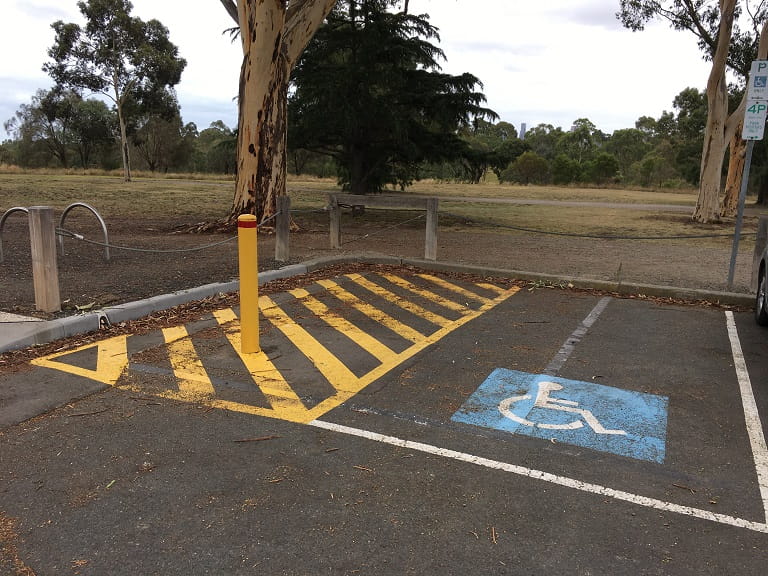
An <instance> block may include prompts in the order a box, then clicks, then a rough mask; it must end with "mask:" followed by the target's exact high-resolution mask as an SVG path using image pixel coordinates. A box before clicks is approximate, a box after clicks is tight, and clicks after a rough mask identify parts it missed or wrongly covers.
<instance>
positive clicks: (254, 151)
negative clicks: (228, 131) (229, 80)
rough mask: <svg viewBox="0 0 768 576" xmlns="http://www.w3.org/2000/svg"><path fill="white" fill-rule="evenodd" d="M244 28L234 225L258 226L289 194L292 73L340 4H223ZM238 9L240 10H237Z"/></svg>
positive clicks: (282, 0) (300, 0) (253, 0)
mask: <svg viewBox="0 0 768 576" xmlns="http://www.w3.org/2000/svg"><path fill="white" fill-rule="evenodd" d="M221 2H222V4H223V5H224V7H225V8H226V9H227V12H228V13H229V14H230V15H231V16H232V17H233V18H234V17H235V14H236V15H237V23H238V25H239V28H240V39H241V42H242V46H243V64H242V68H241V71H240V89H239V118H238V128H239V130H238V146H237V180H236V184H235V196H234V198H233V200H232V209H231V211H230V214H229V222H230V223H234V222H235V221H236V220H237V217H238V216H240V215H241V214H254V215H256V218H257V221H258V222H259V223H263V222H266V221H267V220H269V219H271V218H272V217H273V216H274V215H275V214H276V212H277V197H278V196H281V195H284V194H286V177H287V164H286V128H287V107H288V102H287V98H288V81H289V79H290V73H291V69H292V68H293V65H294V64H295V63H296V60H297V59H298V57H299V55H300V54H301V52H302V51H303V50H304V48H305V47H306V45H307V43H308V42H309V41H310V39H311V38H312V36H313V35H314V33H315V31H316V30H317V29H318V27H319V26H320V25H321V24H322V22H323V19H324V18H325V16H326V15H327V14H328V12H330V10H331V8H333V5H334V4H335V3H336V0H292V1H291V2H287V1H286V0H238V2H237V4H236V6H235V2H234V0H221ZM234 8H236V12H235V10H233V9H234Z"/></svg>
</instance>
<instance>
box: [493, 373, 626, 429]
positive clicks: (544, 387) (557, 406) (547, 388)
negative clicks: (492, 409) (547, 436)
mask: <svg viewBox="0 0 768 576" xmlns="http://www.w3.org/2000/svg"><path fill="white" fill-rule="evenodd" d="M562 389H563V386H562V385H561V384H558V383H556V382H539V391H538V393H537V394H536V401H535V402H534V403H533V407H534V408H543V409H545V410H557V411H559V412H572V413H573V414H578V415H579V416H581V418H579V419H577V420H574V421H573V422H569V423H567V424H542V423H541V422H532V421H531V420H526V419H525V418H522V417H520V416H518V415H517V414H515V413H514V412H512V410H511V407H512V405H513V404H514V403H515V402H520V401H521V400H530V399H531V396H530V394H526V395H525V396H512V397H510V398H505V399H504V400H502V401H501V402H500V403H499V412H501V413H502V414H503V415H504V416H506V417H507V418H510V419H511V420H514V421H515V422H518V423H520V424H523V425H524V426H530V427H531V428H542V429H544V430H578V429H579V428H582V427H583V426H584V422H586V423H587V424H588V425H589V427H590V428H592V430H594V432H595V434H614V435H621V436H626V435H627V433H626V431H625V430H609V429H607V428H605V427H603V425H602V424H600V422H599V421H598V419H597V418H595V415H594V414H592V412H590V411H589V410H585V409H584V408H578V407H577V406H578V405H579V403H578V402H573V401H572V400H563V399H562V398H552V397H551V396H550V393H551V392H554V391H557V390H562ZM582 419H583V420H582Z"/></svg>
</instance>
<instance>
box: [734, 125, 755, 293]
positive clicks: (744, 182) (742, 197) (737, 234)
mask: <svg viewBox="0 0 768 576" xmlns="http://www.w3.org/2000/svg"><path fill="white" fill-rule="evenodd" d="M754 147H755V141H754V140H750V141H748V142H747V157H746V159H745V161H744V173H743V174H742V176H741V190H740V191H739V211H738V215H737V216H736V230H735V231H734V232H733V248H732V249H731V266H730V268H729V269H728V290H731V289H732V288H733V276H734V274H735V272H736V256H737V255H738V253H739V240H740V239H741V227H742V224H743V222H744V204H746V202H747V186H748V184H749V168H750V166H751V165H752V149H753V148H754Z"/></svg>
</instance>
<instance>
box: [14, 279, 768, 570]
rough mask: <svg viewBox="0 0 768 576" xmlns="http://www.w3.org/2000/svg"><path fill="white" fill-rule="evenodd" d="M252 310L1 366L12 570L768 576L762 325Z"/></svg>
mask: <svg viewBox="0 0 768 576" xmlns="http://www.w3.org/2000/svg"><path fill="white" fill-rule="evenodd" d="M260 309H261V313H262V317H261V346H262V352H261V353H259V354H242V353H241V352H240V351H239V349H240V346H239V344H240V343H239V330H238V325H237V311H236V310H229V309H225V310H220V311H218V312H216V313H215V314H212V315H205V316H203V317H201V318H200V320H199V321H197V322H193V323H190V324H187V325H185V326H184V327H179V328H169V329H166V330H163V331H157V332H153V333H150V334H145V335H140V336H139V335H137V336H133V335H129V336H119V337H115V338H110V339H107V340H104V341H102V342H100V343H97V344H92V345H87V346H85V347H83V348H82V349H80V350H75V351H72V350H62V351H60V352H55V353H53V354H50V355H49V356H47V357H44V358H40V359H38V360H36V361H35V362H34V363H33V365H31V366H29V367H28V368H26V369H23V370H20V371H17V372H14V373H12V374H5V375H2V374H0V390H2V391H3V392H2V394H3V396H2V404H0V424H1V425H2V426H3V430H2V432H0V457H1V458H2V466H0V486H1V487H2V488H0V512H1V513H2V520H3V525H4V526H5V527H7V529H6V531H5V532H13V534H12V537H11V536H5V537H4V539H3V546H4V554H3V560H2V561H3V563H2V564H0V568H2V569H4V570H6V571H7V572H8V573H11V574H13V573H14V572H13V570H21V569H23V568H25V567H26V568H29V569H30V570H32V571H33V573H35V574H39V575H44V574H69V573H76V574H326V573H327V574H411V573H413V574H437V573H440V574H446V573H447V574H564V573H568V574H615V573H626V574H732V573H737V574H746V575H748V574H763V573H764V564H765V558H766V548H767V547H768V524H767V518H766V512H767V510H768V450H766V446H765V425H764V423H763V422H764V421H765V419H766V418H767V417H768V331H766V330H765V329H762V328H760V327H758V326H756V325H755V323H754V321H753V319H752V316H751V314H749V313H745V312H737V313H733V312H729V311H724V310H722V309H718V308H715V307H695V306H676V305H668V304H663V303H658V302H657V301H653V300H648V299H618V298H611V297H606V296H601V295H596V294H592V293H586V292H575V291H570V290H561V289H553V288H543V287H542V288H536V289H527V288H522V289H520V288H519V287H515V286H511V285H496V284H494V283H493V282H492V281H482V280H476V279H470V278H465V277H443V276H440V275H437V274H432V273H425V274H415V273H405V272H403V273H398V274H392V273H390V272H382V273H376V272H369V273H365V274H362V275H360V274H351V275H346V276H342V277H338V278H334V279H333V280H326V281H319V282H316V283H314V284H312V285H310V286H307V287H306V288H301V289H296V290H291V291H286V292H284V293H280V294H276V295H272V296H269V297H262V299H261V301H260ZM73 398H81V399H80V400H78V401H73V400H71V399H73ZM46 402H48V403H49V404H46ZM50 403H53V404H63V405H62V406H61V407H60V408H57V409H54V410H53V411H51V412H47V413H45V414H43V415H41V416H35V414H40V413H41V412H43V411H44V410H47V409H49V408H50V407H51V404H50ZM19 567H21V568H19ZM18 573H24V572H18Z"/></svg>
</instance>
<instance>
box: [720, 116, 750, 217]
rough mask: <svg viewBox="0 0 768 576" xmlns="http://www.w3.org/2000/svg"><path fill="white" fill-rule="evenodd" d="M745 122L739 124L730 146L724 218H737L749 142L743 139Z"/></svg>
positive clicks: (722, 213)
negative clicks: (742, 133)
mask: <svg viewBox="0 0 768 576" xmlns="http://www.w3.org/2000/svg"><path fill="white" fill-rule="evenodd" d="M743 126H744V120H742V121H741V122H739V125H738V126H737V127H736V132H735V133H734V135H733V136H732V137H731V142H730V144H729V146H730V149H731V152H730V155H729V157H728V177H727V178H726V180H725V197H724V198H723V210H722V212H721V215H722V216H725V217H728V216H735V215H736V212H737V209H738V207H739V193H740V192H741V179H742V177H743V175H744V164H745V161H746V157H747V142H746V140H743V139H742V138H741V129H742V127H743Z"/></svg>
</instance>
